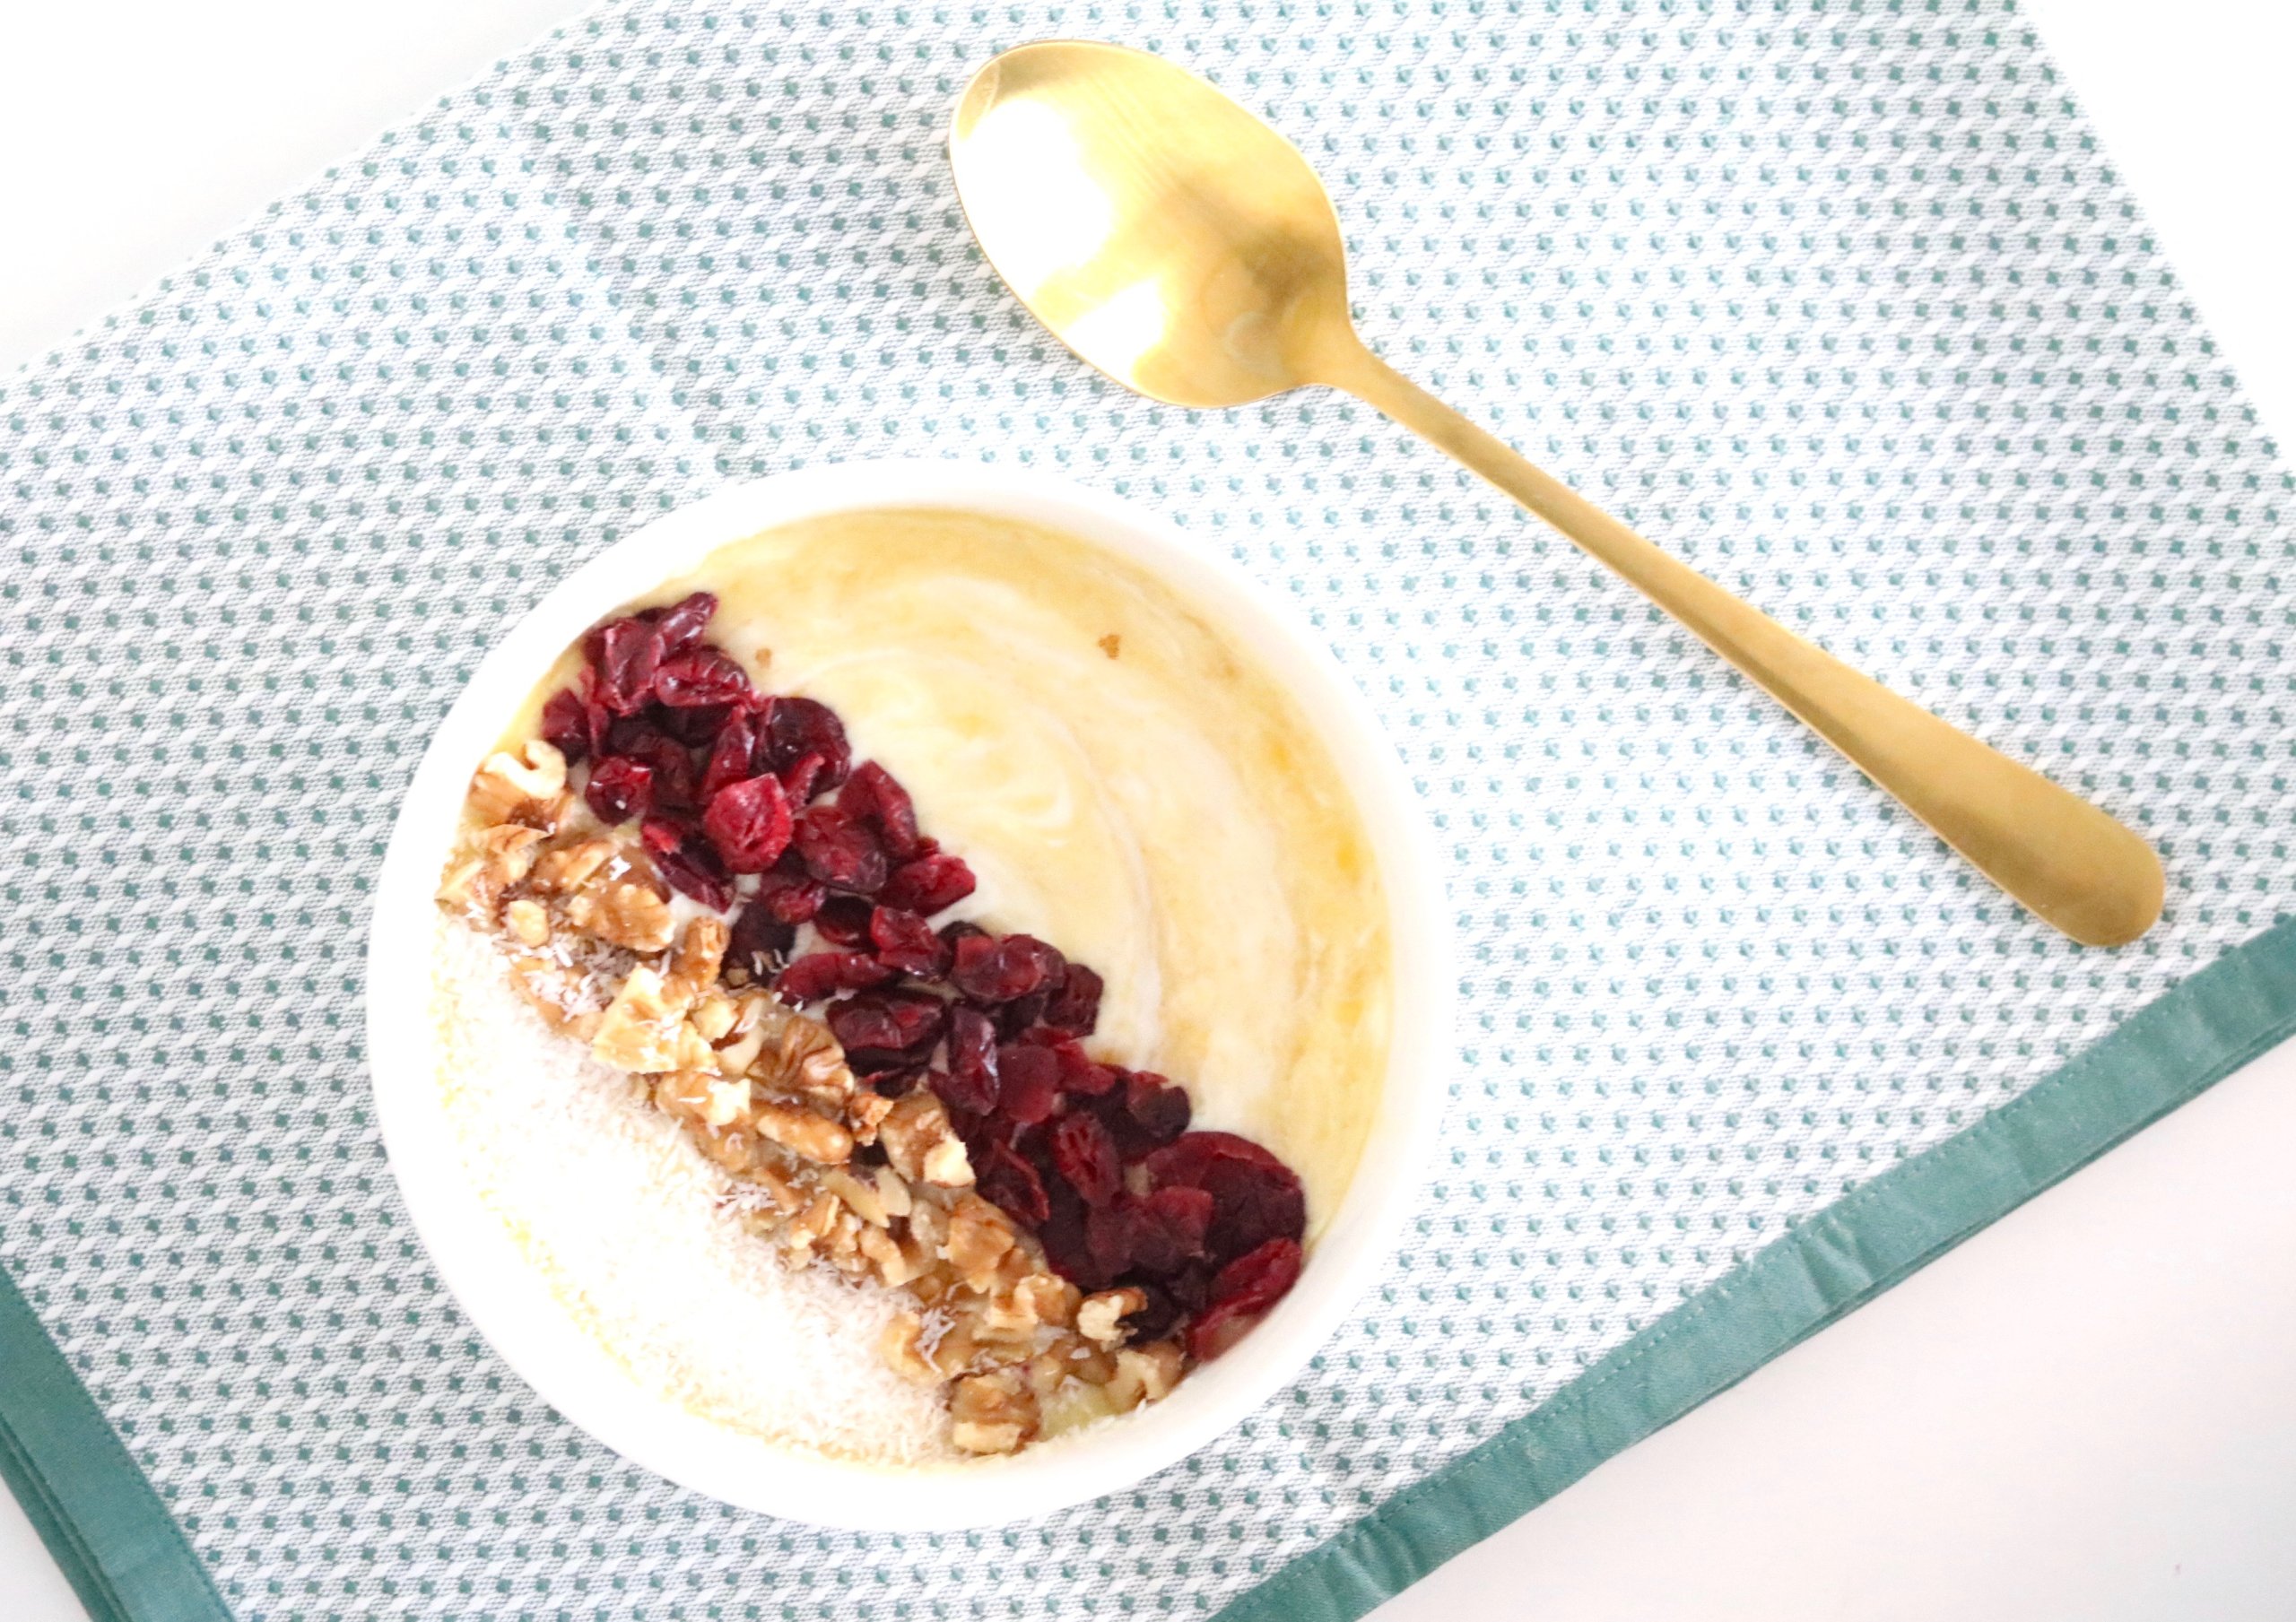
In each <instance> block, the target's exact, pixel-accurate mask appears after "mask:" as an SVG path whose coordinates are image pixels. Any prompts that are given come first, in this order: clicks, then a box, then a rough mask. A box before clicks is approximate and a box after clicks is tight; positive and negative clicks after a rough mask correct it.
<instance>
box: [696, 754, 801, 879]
mask: <svg viewBox="0 0 2296 1622" xmlns="http://www.w3.org/2000/svg"><path fill="white" fill-rule="evenodd" d="M789 828H790V821H789V802H787V800H784V799H783V798H782V797H781V785H780V784H779V783H778V782H777V781H775V780H774V779H773V778H771V777H752V778H750V779H749V780H748V781H747V782H744V783H736V784H734V785H731V786H729V787H726V788H724V789H720V790H719V791H718V796H717V798H716V799H714V800H712V801H710V802H709V810H708V811H704V812H703V813H702V817H701V831H702V832H704V833H706V834H708V835H709V843H710V844H712V845H714V846H717V847H718V855H720V856H721V857H723V858H724V859H725V863H726V866H727V867H728V868H730V869H732V870H733V871H734V872H737V873H761V872H765V871H766V870H767V869H768V868H770V867H771V866H772V865H773V863H774V862H775V861H776V860H777V859H778V857H779V856H780V854H781V853H782V852H783V851H785V850H787V848H788V847H789Z"/></svg>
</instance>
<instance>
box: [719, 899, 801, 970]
mask: <svg viewBox="0 0 2296 1622" xmlns="http://www.w3.org/2000/svg"><path fill="white" fill-rule="evenodd" d="M796 943H797V932H796V928H794V927H793V926H792V925H790V924H786V923H784V922H783V921H782V920H780V919H779V918H777V917H775V916H774V915H773V914H772V913H771V912H770V911H769V910H768V909H767V908H765V907H764V906H761V905H759V904H758V903H757V902H755V901H752V902H751V903H750V904H749V905H748V906H744V908H742V911H741V915H740V916H738V917H736V918H735V920H734V928H733V934H732V938H731V939H730V940H728V941H726V967H727V968H729V969H733V970H735V971H737V972H739V973H741V974H744V975H746V976H749V978H750V979H752V980H764V979H768V978H770V976H772V974H773V971H774V970H776V969H778V968H779V967H781V965H782V964H783V963H784V962H786V961H787V959H788V957H789V949H790V948H791V947H793V946H795V945H796Z"/></svg>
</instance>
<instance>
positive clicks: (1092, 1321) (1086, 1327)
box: [1076, 1286, 1148, 1346]
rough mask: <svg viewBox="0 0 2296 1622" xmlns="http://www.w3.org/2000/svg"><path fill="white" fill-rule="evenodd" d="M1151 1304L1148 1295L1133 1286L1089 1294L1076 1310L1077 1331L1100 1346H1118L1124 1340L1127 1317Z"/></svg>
mask: <svg viewBox="0 0 2296 1622" xmlns="http://www.w3.org/2000/svg"><path fill="white" fill-rule="evenodd" d="M1145 1305H1148V1297H1147V1294H1146V1293H1145V1292H1144V1291H1142V1290H1137V1289H1134V1288H1130V1287H1129V1286H1127V1287H1126V1288H1123V1289H1109V1290H1102V1291H1101V1292H1100V1294H1099V1295H1097V1296H1087V1297H1084V1304H1083V1305H1082V1306H1080V1307H1078V1308H1077V1309H1076V1331H1077V1333H1079V1334H1081V1335H1083V1337H1084V1338H1085V1339H1086V1340H1091V1341H1092V1342H1094V1343H1095V1344H1097V1345H1100V1346H1114V1345H1115V1344H1116V1343H1117V1342H1118V1341H1119V1340H1123V1339H1124V1332H1125V1331H1124V1320H1125V1319H1126V1318H1128V1317H1130V1316H1131V1315H1132V1314H1135V1313H1136V1312H1138V1311H1139V1310H1140V1309H1141V1308H1142V1307H1144V1306H1145Z"/></svg>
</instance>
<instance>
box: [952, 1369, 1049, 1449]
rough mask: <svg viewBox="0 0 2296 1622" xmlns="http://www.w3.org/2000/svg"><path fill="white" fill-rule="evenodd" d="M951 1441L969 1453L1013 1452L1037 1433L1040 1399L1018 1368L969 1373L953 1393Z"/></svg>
mask: <svg viewBox="0 0 2296 1622" xmlns="http://www.w3.org/2000/svg"><path fill="white" fill-rule="evenodd" d="M949 1417H950V1418H952V1419H953V1420H954V1421H956V1423H955V1424H954V1425H952V1427H950V1429H949V1440H950V1441H951V1442H952V1443H953V1444H956V1445H957V1446H958V1447H960V1448H961V1449H963V1450H964V1451H965V1452H966V1453H1011V1452H1013V1450H1014V1449H1015V1448H1017V1447H1019V1446H1020V1445H1021V1444H1022V1443H1023V1442H1025V1441H1027V1440H1028V1439H1029V1438H1030V1437H1031V1436H1034V1435H1035V1434H1036V1428H1037V1399H1036V1393H1035V1392H1033V1391H1031V1390H1030V1388H1029V1383H1028V1377H1027V1376H1026V1375H1024V1374H1022V1372H1021V1371H1020V1370H1018V1369H1012V1368H999V1369H992V1370H990V1371H989V1372H988V1373H987V1374H983V1375H966V1376H964V1377H963V1378H962V1379H961V1380H959V1381H958V1382H957V1383H956V1384H955V1385H954V1386H953V1387H952V1388H951V1390H950V1392H949Z"/></svg>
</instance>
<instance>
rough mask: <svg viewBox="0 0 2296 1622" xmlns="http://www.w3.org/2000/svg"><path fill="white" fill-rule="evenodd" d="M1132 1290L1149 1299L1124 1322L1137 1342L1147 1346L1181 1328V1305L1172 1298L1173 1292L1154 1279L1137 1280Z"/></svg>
mask: <svg viewBox="0 0 2296 1622" xmlns="http://www.w3.org/2000/svg"><path fill="white" fill-rule="evenodd" d="M1132 1288H1135V1289H1136V1290H1138V1291H1139V1292H1140V1293H1141V1294H1142V1295H1143V1296H1145V1297H1147V1300H1146V1302H1145V1303H1144V1305H1142V1306H1141V1308H1140V1310H1139V1311H1138V1312H1136V1313H1134V1314H1132V1315H1131V1316H1129V1317H1127V1318H1126V1319H1125V1320H1124V1326H1125V1328H1126V1329H1127V1330H1129V1331H1132V1339H1133V1340H1135V1342H1137V1343H1138V1344H1140V1345H1143V1346H1145V1345H1146V1344H1147V1343H1148V1342H1149V1341H1151V1340H1162V1339H1163V1338H1164V1337H1165V1336H1166V1335H1169V1334H1170V1333H1171V1332H1172V1331H1173V1330H1175V1329H1177V1328H1178V1326H1179V1321H1180V1304H1179V1303H1178V1301H1176V1300H1174V1299H1173V1298H1172V1293H1171V1291H1170V1290H1168V1289H1166V1288H1164V1287H1163V1286H1162V1285H1161V1284H1159V1283H1157V1282H1156V1281H1155V1280H1154V1279H1135V1280H1134V1281H1133V1286H1132Z"/></svg>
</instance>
